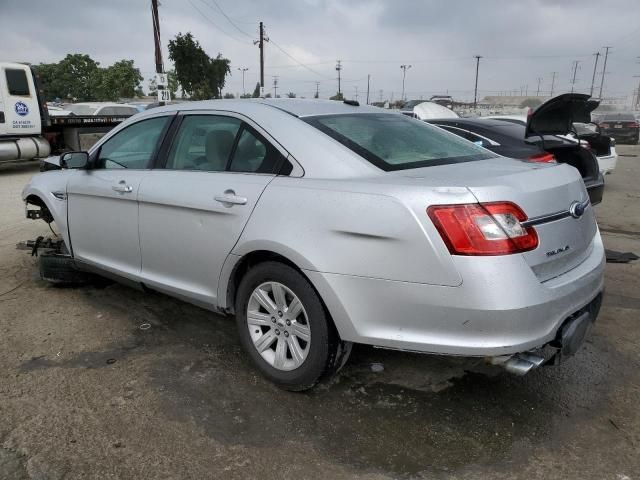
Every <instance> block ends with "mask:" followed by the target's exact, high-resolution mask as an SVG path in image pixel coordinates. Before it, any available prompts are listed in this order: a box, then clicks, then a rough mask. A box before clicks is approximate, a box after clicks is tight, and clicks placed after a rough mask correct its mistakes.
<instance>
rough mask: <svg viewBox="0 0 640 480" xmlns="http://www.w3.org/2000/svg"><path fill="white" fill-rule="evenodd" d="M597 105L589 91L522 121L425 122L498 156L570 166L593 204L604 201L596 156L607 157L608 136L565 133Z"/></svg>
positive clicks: (609, 148) (552, 103)
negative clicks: (576, 172) (578, 173)
mask: <svg viewBox="0 0 640 480" xmlns="http://www.w3.org/2000/svg"><path fill="white" fill-rule="evenodd" d="M597 105H598V103H597V102H595V101H592V100H590V99H589V96H588V95H584V94H578V93H567V94H563V95H559V96H557V97H554V98H552V99H550V100H548V101H547V102H545V103H544V104H542V105H541V106H540V107H538V108H537V109H536V110H535V111H534V112H532V113H531V114H530V115H529V116H528V117H526V120H524V121H525V123H524V125H523V124H522V122H521V121H518V120H517V119H513V118H510V119H499V118H498V117H493V118H460V119H434V120H429V122H430V123H432V124H433V125H437V126H439V127H441V128H444V129H445V130H447V131H449V132H451V133H455V134H456V135H459V136H461V137H463V138H466V139H467V140H470V141H473V142H474V143H476V144H478V145H481V146H482V147H484V148H487V149H488V150H491V151H493V152H496V153H498V154H500V155H504V156H507V157H511V158H519V159H522V160H525V161H528V162H536V163H566V164H568V165H571V166H572V167H574V168H576V169H577V170H578V171H579V172H580V175H581V177H582V179H583V181H584V183H585V186H586V187H587V191H588V192H589V197H590V199H591V203H592V204H594V205H595V204H597V203H599V202H600V201H601V200H602V195H603V191H604V179H603V175H602V173H601V171H600V166H599V163H598V159H597V158H596V155H598V154H601V155H603V156H606V157H608V156H610V155H611V153H612V146H611V139H610V138H609V137H606V136H602V135H598V134H591V132H589V134H585V135H578V136H577V137H576V138H575V139H574V138H568V137H567V136H568V135H570V134H575V127H574V124H575V123H585V122H589V121H590V113H591V111H592V110H593V109H595V108H596V107H597ZM583 138H588V140H584V141H585V142H587V141H588V142H589V145H586V144H583V143H581V139H583ZM585 146H588V147H589V148H585ZM613 154H614V155H615V151H613Z"/></svg>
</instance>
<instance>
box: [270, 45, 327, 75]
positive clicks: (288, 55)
mask: <svg viewBox="0 0 640 480" xmlns="http://www.w3.org/2000/svg"><path fill="white" fill-rule="evenodd" d="M269 40H270V43H271V45H273V46H274V47H276V48H277V49H278V50H280V51H281V52H282V53H284V54H285V55H286V56H287V57H289V58H290V59H291V60H293V61H294V62H296V63H297V64H298V65H300V66H301V67H304V68H306V69H307V70H309V71H310V72H311V73H313V74H315V75H318V76H319V77H322V78H326V79H329V80H330V79H331V77H328V76H326V75H323V74H321V73H319V72H317V71H315V70H314V69H313V68H311V67H309V66H308V65H307V64H305V63H302V62H301V61H300V60H298V59H297V58H295V57H294V56H293V55H291V54H290V53H289V52H287V51H286V50H284V49H283V48H282V47H281V46H280V45H278V44H277V43H276V42H274V41H273V39H269Z"/></svg>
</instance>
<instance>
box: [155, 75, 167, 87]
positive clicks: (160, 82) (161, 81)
mask: <svg viewBox="0 0 640 480" xmlns="http://www.w3.org/2000/svg"><path fill="white" fill-rule="evenodd" d="M156 85H157V86H158V88H160V87H166V86H167V74H166V73H156Z"/></svg>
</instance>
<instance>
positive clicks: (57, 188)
mask: <svg viewBox="0 0 640 480" xmlns="http://www.w3.org/2000/svg"><path fill="white" fill-rule="evenodd" d="M72 173H73V172H72V171H70V170H57V171H50V172H43V173H39V174H36V175H34V176H33V177H32V178H31V180H30V181H29V183H27V185H26V186H25V187H24V189H23V190H22V200H23V201H24V202H25V203H26V204H27V205H29V204H32V205H38V206H40V207H41V208H42V206H43V205H44V207H46V209H47V210H49V212H50V213H51V215H52V216H53V220H54V222H55V223H56V226H57V227H58V228H57V230H58V234H59V235H61V236H62V239H63V240H64V243H65V245H66V246H67V248H68V249H69V251H71V242H70V238H69V228H68V224H67V181H68V178H69V175H70V174H72Z"/></svg>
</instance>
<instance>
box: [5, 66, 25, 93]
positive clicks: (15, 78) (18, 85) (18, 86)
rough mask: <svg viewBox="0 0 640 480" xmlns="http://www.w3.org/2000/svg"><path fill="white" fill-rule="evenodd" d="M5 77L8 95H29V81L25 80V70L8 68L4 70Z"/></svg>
mask: <svg viewBox="0 0 640 480" xmlns="http://www.w3.org/2000/svg"><path fill="white" fill-rule="evenodd" d="M5 76H6V79H7V89H8V90H9V95H20V96H28V95H29V82H28V80H27V72H25V71H24V70H19V69H17V68H8V69H6V70H5Z"/></svg>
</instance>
